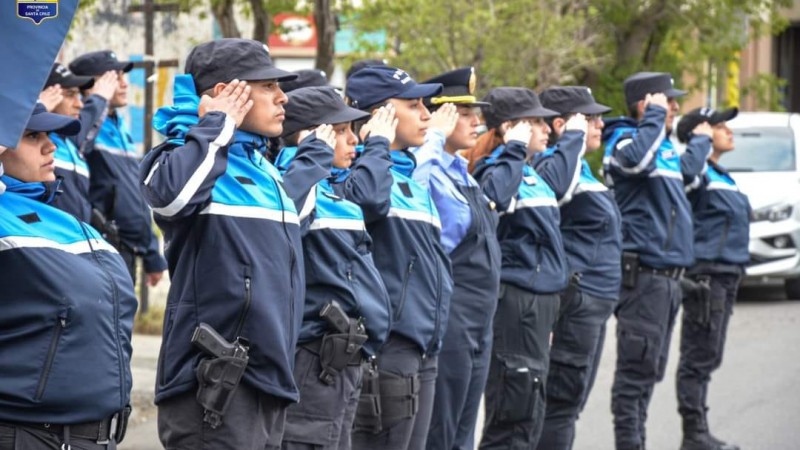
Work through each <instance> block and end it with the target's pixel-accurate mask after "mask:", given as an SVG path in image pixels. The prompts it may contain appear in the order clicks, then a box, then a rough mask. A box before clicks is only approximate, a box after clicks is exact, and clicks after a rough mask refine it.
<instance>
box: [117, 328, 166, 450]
mask: <svg viewBox="0 0 800 450" xmlns="http://www.w3.org/2000/svg"><path fill="white" fill-rule="evenodd" d="M132 345H133V361H132V362H131V372H132V373H133V391H132V392H131V403H132V404H133V413H132V414H131V418H130V421H129V423H128V432H127V434H126V437H125V441H124V442H123V443H122V444H120V445H119V447H118V448H119V449H120V450H158V449H160V448H162V447H161V445H160V443H159V441H158V427H157V425H156V407H155V405H153V391H154V389H155V385H156V367H157V365H158V350H159V348H160V347H161V336H147V335H143V334H134V335H133V342H132Z"/></svg>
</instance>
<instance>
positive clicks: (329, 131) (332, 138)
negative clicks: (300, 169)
mask: <svg viewBox="0 0 800 450" xmlns="http://www.w3.org/2000/svg"><path fill="white" fill-rule="evenodd" d="M311 133H316V138H317V139H319V140H321V141H322V142H324V143H325V144H327V145H328V147H330V148H332V149H335V148H336V133H334V132H333V125H329V124H323V125H320V126H318V127H317V128H315V129H313V130H302V131H301V132H300V134H298V135H297V138H298V141H299V142H303V141H304V140H305V139H306V138H307V137H308V136H310V135H311Z"/></svg>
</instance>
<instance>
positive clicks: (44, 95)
mask: <svg viewBox="0 0 800 450" xmlns="http://www.w3.org/2000/svg"><path fill="white" fill-rule="evenodd" d="M62 100H64V95H63V94H62V93H61V85H60V84H54V85H52V86H50V87H48V88H45V90H43V91H42V92H41V93H40V94H39V102H40V103H41V104H43V105H44V107H45V108H47V110H48V111H52V110H54V109H56V106H58V104H59V103H61V101H62Z"/></svg>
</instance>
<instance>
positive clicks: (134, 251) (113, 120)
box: [69, 50, 167, 286]
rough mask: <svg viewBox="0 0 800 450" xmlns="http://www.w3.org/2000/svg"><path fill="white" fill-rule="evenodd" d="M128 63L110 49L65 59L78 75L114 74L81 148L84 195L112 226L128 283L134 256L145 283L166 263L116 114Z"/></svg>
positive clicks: (155, 279)
mask: <svg viewBox="0 0 800 450" xmlns="http://www.w3.org/2000/svg"><path fill="white" fill-rule="evenodd" d="M132 68H133V63H131V62H121V61H119V60H118V59H117V55H116V54H115V53H114V52H112V51H110V50H101V51H96V52H91V53H86V54H84V55H81V56H79V57H78V58H76V59H75V60H74V61H72V62H71V63H70V64H69V69H70V70H71V71H72V72H73V73H74V74H76V75H80V76H92V77H95V78H97V79H99V78H100V77H102V76H103V75H104V74H106V73H108V72H115V73H116V74H117V81H118V84H117V89H116V91H115V92H114V95H113V96H112V97H111V98H110V99H109V100H108V108H107V117H106V119H105V121H103V123H102V125H101V126H100V129H99V130H98V131H97V136H96V137H95V138H94V140H93V141H86V142H85V144H84V145H83V146H82V148H81V151H82V152H83V155H84V157H85V158H86V162H87V164H88V165H89V172H90V173H91V177H90V179H89V181H90V184H89V198H90V200H91V202H92V207H94V208H95V209H97V210H98V211H100V213H102V215H103V217H104V218H105V219H106V220H110V221H113V222H114V224H115V225H116V228H117V229H118V232H119V246H118V250H119V253H120V255H121V256H122V258H123V259H124V260H125V262H126V263H127V265H128V269H129V271H130V274H131V278H132V279H133V280H134V283H136V259H137V258H138V257H142V258H143V261H144V271H145V273H146V274H147V281H148V284H149V285H151V286H155V285H156V284H157V283H158V282H159V280H161V277H162V276H163V274H164V270H166V268H167V262H166V261H165V260H164V257H163V256H161V253H160V250H159V245H158V238H156V236H155V234H154V233H153V226H152V218H151V217H150V210H149V209H148V208H147V204H146V203H145V201H144V199H143V198H142V195H141V193H140V192H139V187H138V182H137V174H138V168H139V156H138V155H137V153H136V149H135V148H134V145H133V138H132V137H131V135H130V132H129V131H128V127H127V125H125V121H124V120H123V119H122V117H120V115H119V109H120V108H123V107H125V106H127V104H128V82H127V80H126V78H125V77H126V76H125V74H126V73H128V72H130V70H131V69H132ZM98 81H99V80H98ZM96 83H97V81H96ZM98 86H99V85H98ZM85 93H86V94H87V95H89V96H90V97H91V94H92V93H93V92H92V90H91V89H90V90H89V91H85ZM87 102H88V100H87Z"/></svg>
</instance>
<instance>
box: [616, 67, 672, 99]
mask: <svg viewBox="0 0 800 450" xmlns="http://www.w3.org/2000/svg"><path fill="white" fill-rule="evenodd" d="M674 84H675V83H674V80H673V79H672V75H670V74H668V73H666V72H638V73H635V74H633V75H631V76H629V77H628V78H626V79H625V81H624V82H623V84H622V87H623V89H624V90H625V103H626V104H628V105H632V104H634V103H636V102H638V101H639V100H644V98H645V97H646V96H647V94H657V93H662V94H664V95H666V96H667V97H668V98H675V97H681V96H684V95H686V91H682V90H680V89H675V86H674Z"/></svg>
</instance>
